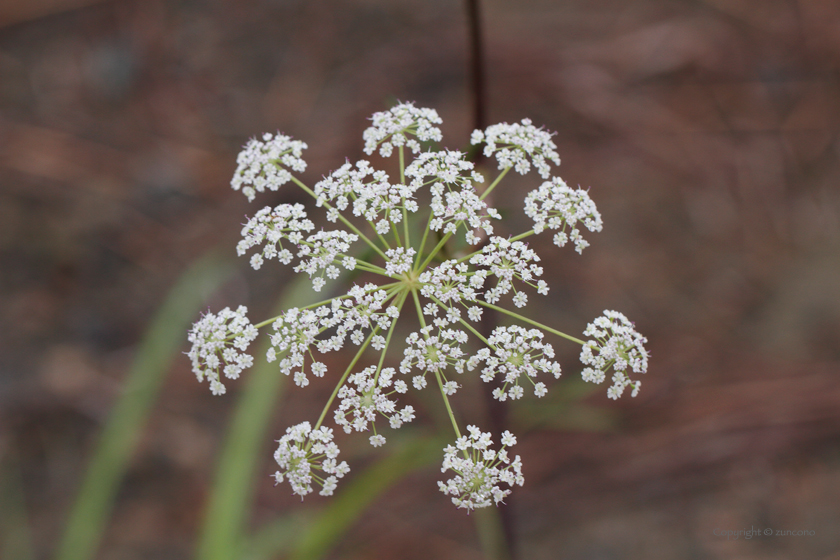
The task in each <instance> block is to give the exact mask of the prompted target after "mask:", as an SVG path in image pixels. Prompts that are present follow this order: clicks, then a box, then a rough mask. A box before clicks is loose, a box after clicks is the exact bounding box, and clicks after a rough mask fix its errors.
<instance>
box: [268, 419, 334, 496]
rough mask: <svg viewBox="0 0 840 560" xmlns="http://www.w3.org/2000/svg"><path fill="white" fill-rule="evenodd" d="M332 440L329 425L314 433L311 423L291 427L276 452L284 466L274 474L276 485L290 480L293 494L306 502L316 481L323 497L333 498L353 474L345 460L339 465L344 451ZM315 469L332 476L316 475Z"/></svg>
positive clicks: (280, 464) (275, 455) (275, 456)
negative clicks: (346, 478)
mask: <svg viewBox="0 0 840 560" xmlns="http://www.w3.org/2000/svg"><path fill="white" fill-rule="evenodd" d="M332 440H333V432H332V430H331V429H330V428H327V427H326V426H321V427H320V428H318V429H317V430H312V426H311V425H310V424H309V422H302V423H300V424H297V425H296V426H292V427H291V428H287V429H286V435H285V436H283V437H282V438H280V439H279V440H278V441H277V443H279V444H280V445H279V446H278V447H277V451H275V452H274V460H275V461H277V464H278V465H279V466H280V470H279V471H277V472H275V473H274V480H275V484H279V483H281V482H283V481H284V480H286V481H288V482H289V484H290V485H291V486H292V492H294V493H295V494H297V495H299V496H300V497H301V499H303V497H304V496H306V495H307V494H310V493H311V492H312V483H313V482H315V483H316V484H320V485H321V488H322V489H321V492H320V494H321V495H322V496H332V494H333V492H334V491H335V488H336V484H337V480H338V479H339V478H343V477H344V475H345V474H347V473H348V472H350V467H348V466H347V463H346V462H345V461H342V462H341V463H337V462H336V457H338V454H339V453H340V450H339V449H338V446H337V445H336V444H335V443H333V441H332ZM307 443H309V445H307ZM313 469H316V470H320V471H322V472H323V473H325V474H327V475H330V476H328V477H326V478H324V477H323V476H321V475H315V474H314V473H313V472H312V470H313Z"/></svg>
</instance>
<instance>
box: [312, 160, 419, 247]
mask: <svg viewBox="0 0 840 560" xmlns="http://www.w3.org/2000/svg"><path fill="white" fill-rule="evenodd" d="M368 178H370V179H368ZM416 190H417V189H416V187H415V186H413V185H403V184H400V183H390V182H389V180H388V174H387V173H385V172H384V171H377V170H375V169H373V167H371V165H370V163H369V162H367V161H364V160H361V161H358V162H356V166H355V169H354V167H353V166H352V165H350V164H349V163H345V164H344V165H342V166H341V167H340V168H338V169H337V170H336V171H333V172H332V173H330V175H329V176H327V177H325V178H324V179H322V180H321V181H319V182H318V183H317V184H316V185H315V191H314V192H315V196H316V200H317V204H318V206H324V205H328V204H330V205H332V206H334V208H333V207H331V208H330V210H329V211H328V212H327V219H329V220H330V221H332V222H335V221H336V220H337V219H338V216H339V213H340V212H343V211H345V210H347V208H348V207H349V206H350V205H351V202H352V211H353V215H354V216H357V217H363V218H364V219H365V220H367V221H368V222H370V223H371V224H373V225H374V228H375V230H376V232H377V233H378V234H380V235H385V234H387V233H388V232H389V231H390V229H391V227H392V224H398V223H400V222H401V221H402V219H403V213H402V211H403V210H405V211H407V212H412V213H413V212H417V210H418V208H419V207H418V205H417V201H415V200H414V192H415V191H416Z"/></svg>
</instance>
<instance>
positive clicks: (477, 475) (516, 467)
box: [438, 426, 525, 511]
mask: <svg viewBox="0 0 840 560" xmlns="http://www.w3.org/2000/svg"><path fill="white" fill-rule="evenodd" d="M467 430H468V431H469V432H470V435H468V436H461V437H460V438H458V439H457V440H456V442H455V445H454V446H453V445H448V446H447V447H446V448H445V449H444V456H443V465H442V467H441V472H446V471H450V470H451V471H453V473H454V476H453V477H452V478H450V479H449V480H447V481H446V482H438V488H439V489H440V491H441V492H443V493H444V494H445V495H447V496H452V503H453V504H455V505H456V506H457V507H459V508H464V509H466V510H468V511H469V510H474V509H478V508H483V507H487V506H490V505H492V504H496V505H498V504H500V503H502V501H503V500H504V499H505V497H506V496H508V495H509V494H510V488H511V487H512V486H513V485H514V484H518V485H519V486H522V485H523V484H524V483H525V478H524V477H523V476H522V461H521V460H520V458H519V455H517V456H516V457H515V458H514V460H513V462H511V460H510V458H509V457H508V454H507V449H506V447H509V446H512V445H515V444H516V438H515V437H514V436H513V434H511V433H510V432H505V433H504V434H503V435H502V448H501V449H500V450H499V451H498V452H496V451H493V449H492V448H491V445H492V444H493V440H492V439H491V436H490V434H489V433H482V432H481V431H480V430H479V429H478V428H477V427H476V426H467ZM501 483H504V484H505V485H506V486H507V487H508V488H505V489H502V488H501V486H500V485H501Z"/></svg>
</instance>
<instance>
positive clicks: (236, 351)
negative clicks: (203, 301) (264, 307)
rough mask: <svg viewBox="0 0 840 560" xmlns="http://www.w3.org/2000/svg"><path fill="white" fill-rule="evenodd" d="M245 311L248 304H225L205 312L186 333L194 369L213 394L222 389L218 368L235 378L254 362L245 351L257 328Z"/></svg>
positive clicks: (188, 353) (223, 391) (223, 389)
mask: <svg viewBox="0 0 840 560" xmlns="http://www.w3.org/2000/svg"><path fill="white" fill-rule="evenodd" d="M247 313H248V308H247V307H245V306H242V305H240V306H239V307H238V308H237V309H236V311H231V310H230V308H228V307H225V308H224V309H222V310H221V311H220V312H219V313H217V314H214V313H207V314H206V315H204V316H203V317H202V318H201V319H199V320H198V321H197V322H196V323H195V324H194V325H193V327H192V329H191V330H190V332H189V333H188V335H187V340H188V341H189V342H190V343H191V344H192V347H191V348H190V351H189V352H187V356H189V358H190V360H191V361H192V370H193V373H195V375H196V377H197V378H198V380H199V381H203V380H204V378H205V377H206V378H207V381H208V382H209V383H210V391H211V392H212V393H213V394H214V395H223V394H224V393H225V386H224V385H223V384H222V382H221V379H220V375H219V371H220V370H221V372H222V373H223V374H224V376H225V377H227V378H228V379H236V378H238V377H239V374H240V373H242V371H243V370H244V369H247V368H249V367H251V366H252V365H253V364H254V358H253V357H252V356H251V355H250V354H247V353H246V352H245V351H246V350H247V349H248V346H249V345H250V344H251V342H252V341H253V340H254V339H255V338H256V337H257V329H256V328H255V327H254V325H252V324H251V321H250V320H249V319H248V317H247V316H246V314H247Z"/></svg>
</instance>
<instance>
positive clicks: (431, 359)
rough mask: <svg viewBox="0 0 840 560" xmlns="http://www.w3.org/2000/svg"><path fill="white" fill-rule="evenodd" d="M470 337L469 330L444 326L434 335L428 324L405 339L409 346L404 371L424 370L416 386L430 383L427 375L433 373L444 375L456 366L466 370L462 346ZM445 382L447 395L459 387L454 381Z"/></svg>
mask: <svg viewBox="0 0 840 560" xmlns="http://www.w3.org/2000/svg"><path fill="white" fill-rule="evenodd" d="M467 340H468V337H467V333H465V332H464V331H462V330H458V329H441V330H439V331H438V332H436V333H434V334H432V327H425V328H423V329H420V332H419V333H416V332H413V333H411V334H410V335H408V338H406V339H405V342H406V345H407V346H406V348H405V352H404V354H405V357H404V358H403V361H402V363H400V372H401V373H409V372H410V371H411V370H412V369H413V368H417V369H418V370H420V371H422V372H423V373H421V374H420V375H416V376H415V377H414V379H413V380H412V384H413V385H414V388H415V389H423V388H424V387H425V386H426V374H427V373H429V372H432V373H433V374H436V373H437V374H441V375H443V372H444V370H446V369H447V368H448V367H452V369H454V370H455V371H456V372H457V373H463V372H464V364H465V363H466V360H465V358H464V356H465V355H466V354H465V353H464V351H463V350H462V348H461V346H463V345H464V344H465V343H466V342H467ZM444 379H445V377H444ZM444 385H445V387H446V390H447V391H448V393H447V394H454V393H455V391H457V390H458V384H457V383H455V382H454V381H447V382H446V383H445V384H444Z"/></svg>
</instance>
